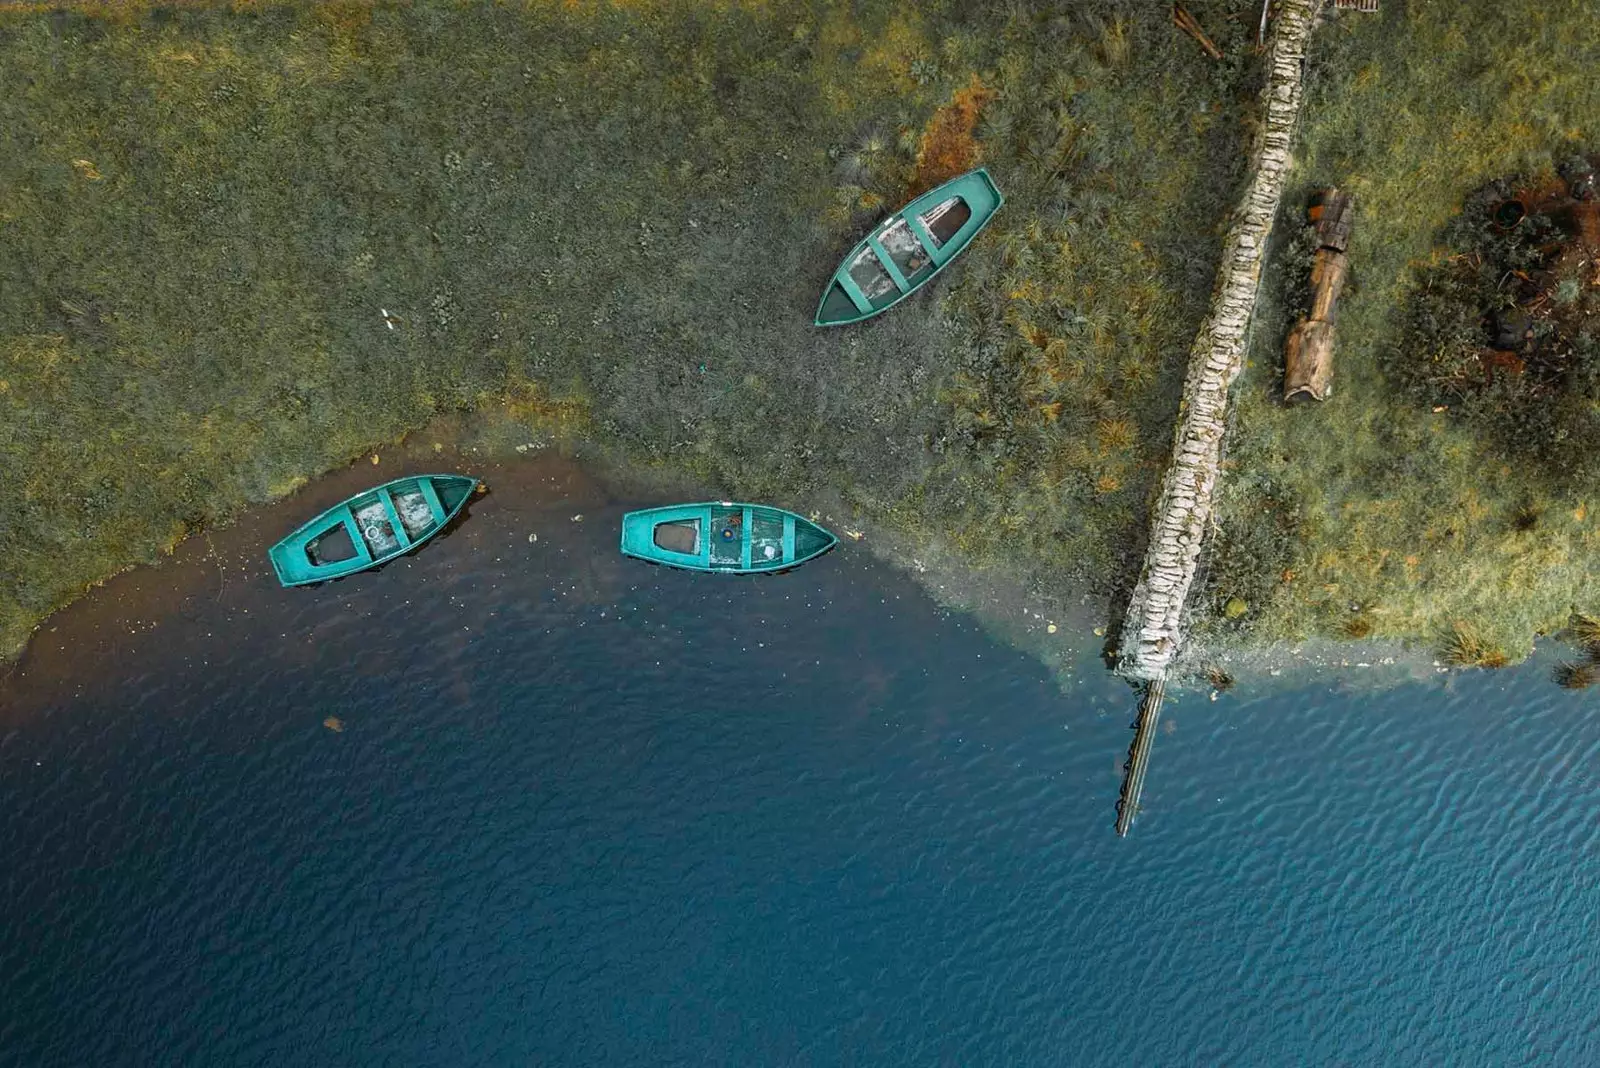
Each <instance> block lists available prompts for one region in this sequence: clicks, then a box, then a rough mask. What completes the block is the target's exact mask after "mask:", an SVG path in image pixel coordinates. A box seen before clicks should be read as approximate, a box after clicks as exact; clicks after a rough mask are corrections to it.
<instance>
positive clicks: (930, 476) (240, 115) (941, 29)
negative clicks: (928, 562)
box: [0, 0, 1252, 650]
mask: <svg viewBox="0 0 1600 1068" xmlns="http://www.w3.org/2000/svg"><path fill="white" fill-rule="evenodd" d="M1248 7H1249V4H1248V3H1242V2H1241V3H1220V2H1212V3H1204V2H1201V3H1196V4H1195V10H1196V11H1197V13H1198V14H1199V15H1200V17H1202V18H1203V19H1205V20H1206V21H1207V23H1208V25H1209V27H1210V29H1211V31H1212V33H1213V36H1215V37H1217V38H1218V39H1219V41H1221V42H1222V43H1223V44H1224V46H1225V47H1228V48H1229V49H1230V55H1231V56H1232V57H1233V58H1232V59H1231V60H1230V61H1229V62H1227V63H1224V64H1214V63H1212V62H1211V61H1209V60H1208V59H1206V58H1205V56H1204V55H1203V53H1201V51H1200V50H1199V48H1198V47H1196V46H1195V44H1194V43H1193V42H1192V41H1190V40H1189V39H1187V38H1185V37H1183V36H1182V35H1180V34H1177V33H1176V32H1174V30H1173V28H1172V26H1171V25H1170V23H1169V21H1168V17H1167V13H1166V12H1165V11H1156V10H1155V9H1154V8H1152V7H1150V6H1149V5H1143V4H1135V3H1127V2H1122V3H1087V4H1085V3H1073V4H1065V3H1063V4H1059V5H1048V4H1045V5H1011V6H1010V7H1009V8H1008V7H1005V6H1003V5H991V4H987V3H985V4H972V3H960V2H956V0H945V2H919V3H899V2H894V0H869V2H859V3H840V2H823V0H812V2H787V0H786V2H784V3H763V2H748V3H738V2H724V3H718V2H706V0H658V2H650V3H643V2H641V3H625V2H616V3H611V2H571V3H559V2H553V0H552V2H534V3H528V4H522V5H509V4H507V5H488V4H483V5H457V4H443V3H440V4H416V5H411V4H406V5H386V4H377V5H369V4H359V3H351V4H333V5H314V6H313V5H281V4H269V3H263V4H237V5H233V6H206V5H180V6H171V7H160V6H149V5H141V4H115V5H111V4H108V5H99V6H97V7H94V8H92V9H91V8H79V9H75V10H71V11H49V10H43V9H40V10H31V11H12V12H10V13H6V14H0V466H3V468H4V471H5V477H4V479H3V480H0V647H3V648H5V649H7V650H14V649H15V648H17V647H18V645H19V644H20V642H21V641H22V639H23V638H24V636H25V635H26V633H27V631H28V629H29V628H30V627H31V626H32V625H33V624H34V622H35V621H36V620H37V619H38V618H40V617H41V616H42V615H43V614H45V613H46V612H48V611H49V610H51V609H52V608H53V607H55V606H56V605H58V604H60V603H62V602H63V601H65V600H67V599H70V598H71V597H72V596H74V595H75V594H76V593H77V592H79V591H81V590H82V589H84V588H85V587H86V586H87V585H89V584H91V583H93V582H95V581H97V580H98V579H100V578H102V577H103V576H105V575H107V574H109V573H111V572H114V571H115V570H117V569H119V568H121V567H123V566H126V565H127V564H129V563H132V562H137V561H141V560H148V559H152V558H154V557H156V556H158V555H159V553H160V552H161V551H162V550H163V548H165V547H167V546H170V545H171V544H172V543H173V542H174V539H177V538H179V537H181V536H182V535H183V534H184V533H185V532H186V531H192V530H194V529H196V528H199V527H202V526H204V525H205V524H207V523H214V522H217V521H219V520H222V519H225V518H226V517H227V516H229V515H230V514H231V513H233V512H235V511H236V510H238V509H239V508H240V507H241V506H242V505H244V504H245V503H247V502H252V501H259V500H263V499H267V498H271V497H273V496H275V495H281V494H283V493H285V492H287V491H289V490H290V489H292V488H293V487H295V486H296V485H298V484H299V483H301V482H302V481H303V480H305V479H307V478H310V477H312V476H314V475H316V474H317V473H319V472H321V471H323V470H326V469H328V468H330V467H332V466H335V465H337V464H340V463H342V462H344V461H346V460H347V459H348V458H350V457H351V456H353V455H356V454H358V453H360V452H362V451H363V450H365V449H367V448H369V447H371V446H372V445H374V444H376V443H379V442H382V441H386V440H391V439H393V438H395V437H396V436H398V435H401V434H403V433H405V432H406V431H407V430H408V429H409V428H412V427H415V426H417V425H419V424H421V423H422V422H423V421H425V420H426V419H428V418H429V417H430V416H432V415H434V414H435V413H438V412H441V411H451V410H462V409H471V408H481V407H483V406H486V405H494V406H500V405H504V404H507V403H510V404H513V405H514V406H516V407H517V408H518V410H520V411H522V412H525V413H526V414H527V416H528V418H529V419H530V420H533V419H542V420H546V421H548V420H549V419H550V418H556V419H558V420H560V421H562V422H563V423H564V424H565V425H566V426H568V427H569V428H573V429H576V430H578V431H580V432H583V433H586V434H590V435H593V436H595V437H598V438H601V439H603V440H607V441H610V442H613V443H619V444H620V445H621V446H622V447H623V448H624V449H625V450H627V451H628V452H629V453H630V454H631V455H632V456H634V457H635V458H637V459H643V460H646V461H648V462H653V463H659V464H663V465H672V466H675V467H679V468H682V469H685V470H688V471H690V472H692V473H694V474H696V475H698V476H701V477H704V478H706V479H709V480H711V481H714V482H716V483H718V484H720V485H723V486H726V487H727V489H728V491H729V492H737V493H739V494H741V495H745V496H751V497H770V498H775V499H777V500H782V501H786V502H792V503H797V504H804V502H805V501H806V500H807V499H808V496H810V495H812V494H814V493H817V492H819V491H823V490H825V491H826V492H828V493H830V494H835V495H841V496H842V497H843V498H844V500H845V502H846V503H847V504H849V505H851V506H853V507H855V508H857V509H859V510H860V511H862V512H863V513H866V514H870V515H873V516H876V517H877V518H879V519H880V520H884V521H888V522H892V523H894V524H896V525H898V526H899V527H900V528H901V529H903V530H907V531H911V532H914V533H918V532H921V533H928V534H935V535H940V536H946V537H948V538H949V539H950V540H952V541H954V542H956V543H958V544H959V545H960V546H961V547H962V548H963V550H964V551H965V552H967V553H968V554H969V556H970V558H972V559H974V560H975V561H980V562H981V561H985V560H993V559H997V558H1005V559H1007V560H1010V561H1012V562H1014V563H1017V564H1019V565H1020V566H1022V567H1023V568H1025V569H1030V570H1031V571H1032V572H1034V573H1035V574H1036V576H1037V577H1038V581H1040V582H1043V583H1056V582H1065V581H1068V580H1069V579H1071V578H1073V577H1076V578H1078V579H1088V580H1091V581H1093V582H1098V583H1101V584H1109V583H1111V582H1114V581H1117V580H1118V569H1119V568H1125V567H1126V566H1127V564H1128V560H1129V557H1128V556H1127V554H1126V547H1127V546H1128V544H1129V543H1130V542H1131V541H1132V540H1134V539H1135V538H1136V535H1137V531H1138V529H1139V528H1141V527H1142V525H1143V523H1144V497H1145V494H1146V491H1147V490H1148V488H1149V486H1150V484H1151V480H1152V477H1153V472H1154V471H1155V470H1156V466H1157V463H1158V462H1159V458H1160V454H1161V452H1162V450H1163V449H1164V447H1165V444H1166V440H1167V437H1168V426H1169V423H1170V419H1171V416H1172V411H1173V407H1174V405H1175V403H1176V385H1177V382H1178V379H1179V376H1180V375H1181V358H1182V352H1183V351H1184V347H1185V342H1186V338H1187V335H1188V334H1189V333H1190V332H1191V331H1192V330H1193V328H1194V326H1195V325H1196V323H1197V321H1198V317H1199V314H1200V311H1201V309H1202V308H1203V306H1204V300H1205V297H1206V293H1207V290H1208V288H1209V284H1210V275H1211V271H1212V261H1213V259H1214V248H1213V246H1214V229H1215V226H1216V224H1217V223H1218V221H1219V219H1220V218H1221V216H1222V214H1223V213H1224V212H1225V210H1226V205H1227V200H1228V198H1229V196H1230V193H1231V188H1232V186H1233V184H1234V183H1235V181H1236V178H1237V173H1236V172H1237V169H1238V159H1239V155H1240V150H1241V148H1242V146H1243V144H1244V136H1245V131H1244V128H1243V119H1244V116H1245V115H1247V114H1248V113H1249V112H1250V110H1251V108H1250V101H1249V98H1248V90H1249V85H1248V82H1249V78H1250V77H1251V69H1252V63H1251V61H1250V59H1249V57H1248V55H1247V53H1246V50H1245V49H1244V43H1245V38H1246V36H1247V34H1248V33H1249V32H1250V26H1249V23H1250V18H1251V16H1250V14H1249V12H1248V11H1246V10H1245V9H1246V8H1248ZM979 161H981V162H984V163H986V164H987V165H989V166H990V167H991V168H992V170H993V173H994V174H995V175H996V177H997V179H998V181H999V183H1000V184H1001V186H1002V187H1003V188H1004V190H1005V192H1006V194H1007V197H1008V204H1007V206H1006V208H1005V210H1004V211H1003V212H1002V213H1001V215H1000V216H999V218H998V219H997V221H996V223H995V224H994V226H993V227H992V228H991V229H990V230H989V231H988V232H987V233H986V234H984V235H983V236H982V237H981V238H980V240H979V241H978V242H977V243H976V244H975V245H974V246H973V248H972V249H971V250H970V251H969V253H968V254H967V256H966V257H965V258H964V262H963V263H962V264H960V265H959V266H958V267H957V268H955V269H954V270H953V271H951V272H949V274H948V277H942V278H941V279H940V281H939V282H938V283H937V284H936V285H935V286H934V287H933V291H932V292H930V293H927V294H922V295H919V296H918V297H917V298H916V299H914V300H912V301H910V302H908V303H907V304H906V305H905V306H902V307H901V308H898V309H896V311H895V312H894V313H893V314H891V315H888V316H885V317H883V318H882V319H880V320H878V321H875V322H873V323H871V324H868V325H866V326H864V327H861V328H856V329H851V330H843V331H832V332H827V331H817V330H815V329H813V328H812V327H811V325H810V318H811V313H812V311H813V309H814V307H815V303H816V300H817V297H818V295H819V293H820V291H821V288H822V284H823V282H824V280H825V278H826V277H827V275H828V274H829V272H830V271H831V270H832V268H833V267H834V265H835V264H836V263H837V260H838V258H839V257H840V256H841V255H842V254H843V252H844V251H845V250H846V249H848V248H849V246H850V244H851V243H853V242H854V241H855V240H856V239H857V238H858V237H859V236H860V233H861V231H862V229H863V228H864V227H866V226H868V225H870V224H871V223H872V221H873V220H875V219H876V218H878V217H880V216H881V214H882V213H883V212H884V211H885V210H887V209H888V208H890V207H892V206H893V205H894V204H896V203H898V202H901V201H903V200H904V199H905V198H906V197H907V196H908V195H910V194H911V193H912V192H914V191H916V190H917V189H919V188H922V187H926V186H927V185H928V184H930V183H931V182H934V181H936V180H938V179H939V178H940V177H942V176H944V175H946V174H948V173H951V172H952V171H953V170H956V169H960V168H962V167H965V166H970V165H971V164H972V163H973V162H979Z"/></svg>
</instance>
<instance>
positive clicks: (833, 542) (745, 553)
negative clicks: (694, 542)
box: [618, 501, 839, 575]
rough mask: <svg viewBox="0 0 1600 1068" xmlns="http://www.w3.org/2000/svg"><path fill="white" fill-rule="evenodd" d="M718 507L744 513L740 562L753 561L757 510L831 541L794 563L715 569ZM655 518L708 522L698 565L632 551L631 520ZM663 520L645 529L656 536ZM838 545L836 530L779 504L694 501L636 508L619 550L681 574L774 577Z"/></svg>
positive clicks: (624, 522)
mask: <svg viewBox="0 0 1600 1068" xmlns="http://www.w3.org/2000/svg"><path fill="white" fill-rule="evenodd" d="M715 508H738V509H741V510H742V515H743V516H744V519H743V526H744V532H743V534H742V535H741V541H742V545H741V550H740V556H741V560H750V559H751V555H752V554H751V537H752V535H751V531H752V530H753V529H754V526H755V522H754V514H755V513H756V512H758V511H764V512H769V513H775V514H776V515H778V516H781V517H785V518H792V519H793V520H794V521H795V523H796V524H797V525H798V524H799V523H806V524H808V525H809V526H811V527H812V528H813V529H814V530H817V531H819V532H821V533H822V534H824V535H826V536H827V538H828V541H827V543H826V544H825V545H823V546H822V547H821V548H819V549H816V550H814V551H813V552H810V553H808V554H806V555H805V556H801V557H797V558H795V559H794V560H789V561H784V560H778V561H774V562H772V563H761V564H758V563H755V562H753V561H752V562H751V563H749V564H743V563H741V564H740V565H739V566H737V567H715V566H713V565H712V564H711V563H710V559H711V555H710V541H709V539H710V536H711V533H710V521H711V512H712V509H715ZM656 515H662V516H671V517H672V518H691V517H692V518H696V519H703V520H705V522H706V532H705V535H704V537H705V538H706V539H707V541H706V545H705V548H704V549H702V551H701V553H699V554H696V555H697V560H696V562H694V563H689V562H684V561H679V560H670V559H662V558H660V557H656V556H649V555H646V554H644V553H641V552H635V551H633V550H631V549H629V548H628V521H629V520H630V519H634V518H635V517H641V518H642V517H649V516H656ZM663 521H670V519H663V520H659V521H648V520H647V521H646V522H645V528H646V530H647V531H649V532H650V533H651V534H652V536H653V534H654V531H655V527H656V525H657V522H663ZM652 544H654V542H653V541H652ZM838 544H839V536H838V535H837V534H835V533H834V532H833V531H831V530H829V529H828V528H827V527H824V526H822V525H821V524H820V523H815V522H812V521H811V520H810V519H807V518H806V517H805V516H803V515H801V514H800V513H799V512H793V511H790V510H789V509H787V508H780V507H778V506H777V505H773V504H753V503H750V502H748V501H692V502H688V503H685V504H664V505H658V506H656V507H654V508H637V509H634V510H633V511H631V512H627V513H626V514H624V515H623V517H622V533H621V539H620V544H619V546H618V547H619V549H620V551H621V553H622V555H623V556H626V557H628V558H629V559H630V560H643V561H644V562H645V563H648V564H657V565H659V566H661V567H672V568H677V569H679V570H682V571H694V572H698V573H701V574H714V575H771V574H777V573H780V572H783V571H787V570H790V569H791V568H796V567H799V566H800V565H801V564H804V563H808V562H810V561H812V560H815V559H816V558H817V557H819V556H822V555H824V554H826V553H828V552H830V551H831V550H832V549H834V548H835V547H836V546H837V545H838ZM656 548H657V549H658V550H659V549H660V547H659V546H657V547H656ZM660 551H662V552H670V551H671V550H660ZM675 555H677V556H682V557H687V556H688V554H687V553H677V554H675ZM698 558H704V559H705V560H706V561H707V562H706V563H703V564H702V563H699V562H698Z"/></svg>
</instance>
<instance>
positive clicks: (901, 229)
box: [813, 167, 1005, 326]
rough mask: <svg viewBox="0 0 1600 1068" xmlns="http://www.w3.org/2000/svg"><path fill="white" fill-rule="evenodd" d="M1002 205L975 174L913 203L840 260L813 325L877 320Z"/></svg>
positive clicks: (985, 176)
mask: <svg viewBox="0 0 1600 1068" xmlns="http://www.w3.org/2000/svg"><path fill="white" fill-rule="evenodd" d="M1004 203H1005V197H1003V196H1001V195H1000V189H999V187H997V186H996V185H995V184H994V180H993V179H992V178H990V177H989V172H988V171H986V170H985V169H983V168H982V167H979V168H978V169H977V170H973V171H968V172H967V173H966V174H963V175H961V176H960V177H958V178H952V179H950V181H948V182H946V183H944V184H943V185H941V186H939V187H938V188H937V189H931V190H929V191H928V192H926V193H924V194H922V195H921V196H920V197H917V198H916V199H915V200H913V201H911V203H909V204H907V205H906V206H905V207H903V208H901V209H900V210H899V211H897V212H895V213H894V214H893V215H891V216H889V217H888V218H887V219H885V220H884V221H883V222H881V223H879V224H878V226H877V227H875V228H874V229H873V231H872V233H870V234H868V235H867V236H866V237H865V238H863V239H862V240H861V243H860V244H858V245H856V247H855V248H853V249H851V250H850V253H849V255H847V256H845V258H844V261H843V262H842V263H840V264H839V268H838V270H836V271H834V272H833V277H832V278H830V279H829V280H828V284H827V286H826V287H824V289H823V291H822V302H821V303H820V304H818V305H817V314H816V318H815V319H814V320H813V322H814V323H815V325H817V326H848V325H849V324H851V323H859V322H861V321H863V320H865V319H870V318H872V317H873V316H875V315H882V314H883V313H884V312H886V311H888V310H889V309H890V308H892V307H894V306H895V305H896V304H899V303H900V302H901V301H903V300H905V299H906V298H907V297H909V296H910V295H911V294H913V293H915V292H917V290H919V289H921V288H922V287H923V286H925V285H927V284H928V283H929V282H931V281H932V280H933V279H934V278H935V277H936V276H937V275H938V274H939V272H940V271H942V270H944V269H945V268H946V267H948V266H949V265H950V264H951V262H953V261H954V260H955V258H956V257H957V256H959V255H961V253H962V252H964V251H966V248H967V246H968V245H970V244H971V243H972V239H973V238H975V237H977V236H978V233H979V231H981V230H982V229H983V228H984V227H985V226H987V225H989V220H990V219H992V218H994V214H995V212H997V211H999V210H1000V206H1001V205H1002V204H1004Z"/></svg>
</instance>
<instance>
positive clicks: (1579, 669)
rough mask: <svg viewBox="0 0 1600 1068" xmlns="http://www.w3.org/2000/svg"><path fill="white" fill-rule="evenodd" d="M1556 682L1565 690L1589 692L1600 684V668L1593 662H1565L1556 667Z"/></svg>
mask: <svg viewBox="0 0 1600 1068" xmlns="http://www.w3.org/2000/svg"><path fill="white" fill-rule="evenodd" d="M1555 680H1556V685H1558V686H1560V687H1561V688H1562V689H1565V690H1587V689H1588V688H1589V687H1591V686H1593V685H1594V684H1595V683H1596V682H1600V667H1597V666H1596V665H1595V663H1594V661H1592V660H1584V661H1580V662H1576V663H1575V662H1572V661H1564V662H1562V663H1560V664H1557V665H1556V668H1555Z"/></svg>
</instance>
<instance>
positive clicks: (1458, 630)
mask: <svg viewBox="0 0 1600 1068" xmlns="http://www.w3.org/2000/svg"><path fill="white" fill-rule="evenodd" d="M1440 655H1441V656H1442V658H1443V659H1444V660H1445V662H1446V663H1450V664H1454V665H1456V666H1457V667H1476V668H1503V667H1505V666H1506V665H1507V664H1509V663H1510V662H1511V658H1510V657H1509V656H1507V655H1506V652H1505V650H1504V649H1501V648H1500V647H1499V646H1497V645H1495V644H1493V643H1492V642H1491V641H1489V640H1488V639H1487V638H1485V637H1484V636H1483V634H1482V632H1480V631H1479V630H1478V628H1477V627H1475V626H1473V625H1472V624H1471V623H1466V622H1457V623H1454V624H1452V625H1451V627H1450V632H1449V633H1448V634H1447V635H1445V640H1444V648H1443V649H1442V650H1441V654H1440Z"/></svg>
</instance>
